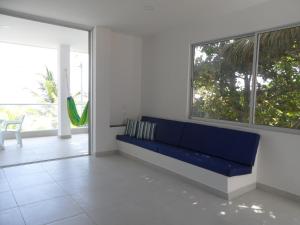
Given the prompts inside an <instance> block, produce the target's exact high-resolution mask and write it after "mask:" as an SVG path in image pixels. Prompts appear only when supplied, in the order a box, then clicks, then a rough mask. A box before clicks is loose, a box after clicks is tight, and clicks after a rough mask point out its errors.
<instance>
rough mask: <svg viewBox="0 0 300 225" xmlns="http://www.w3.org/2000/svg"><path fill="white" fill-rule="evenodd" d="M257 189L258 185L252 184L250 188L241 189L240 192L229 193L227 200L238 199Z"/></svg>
mask: <svg viewBox="0 0 300 225" xmlns="http://www.w3.org/2000/svg"><path fill="white" fill-rule="evenodd" d="M255 189H256V183H254V184H250V185H248V186H245V187H242V188H240V189H239V190H236V191H233V192H230V193H228V196H227V199H228V200H232V199H234V198H236V197H239V196H241V195H243V194H245V193H247V192H249V191H253V190H255Z"/></svg>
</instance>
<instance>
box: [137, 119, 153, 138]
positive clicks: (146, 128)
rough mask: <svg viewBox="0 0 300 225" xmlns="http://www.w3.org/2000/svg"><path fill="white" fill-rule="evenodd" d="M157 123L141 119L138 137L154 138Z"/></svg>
mask: <svg viewBox="0 0 300 225" xmlns="http://www.w3.org/2000/svg"><path fill="white" fill-rule="evenodd" d="M155 127H156V124H155V123H150V122H144V121H140V122H139V124H138V129H137V135H136V137H137V138H138V139H145V140H151V141H153V140H154V132H155Z"/></svg>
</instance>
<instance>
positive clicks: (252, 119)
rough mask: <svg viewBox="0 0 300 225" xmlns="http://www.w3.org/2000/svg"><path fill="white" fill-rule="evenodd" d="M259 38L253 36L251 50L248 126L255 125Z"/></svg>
mask: <svg viewBox="0 0 300 225" xmlns="http://www.w3.org/2000/svg"><path fill="white" fill-rule="evenodd" d="M259 38H260V34H259V33H256V34H255V42H254V50H253V65H252V88H251V97H250V120H249V126H252V125H254V124H255V107H256V84H257V80H256V77H257V73H258V59H259Z"/></svg>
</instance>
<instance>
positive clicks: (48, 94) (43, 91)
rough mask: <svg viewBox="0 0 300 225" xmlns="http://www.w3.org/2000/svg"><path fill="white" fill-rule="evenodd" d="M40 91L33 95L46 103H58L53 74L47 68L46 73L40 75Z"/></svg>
mask: <svg viewBox="0 0 300 225" xmlns="http://www.w3.org/2000/svg"><path fill="white" fill-rule="evenodd" d="M39 76H40V80H39V81H38V82H39V89H38V91H37V92H34V91H32V94H33V95H34V96H35V97H37V98H38V99H39V100H41V101H42V102H44V103H56V101H57V85H56V82H55V80H54V76H53V73H52V72H51V71H50V70H49V69H48V68H47V67H46V73H43V74H39Z"/></svg>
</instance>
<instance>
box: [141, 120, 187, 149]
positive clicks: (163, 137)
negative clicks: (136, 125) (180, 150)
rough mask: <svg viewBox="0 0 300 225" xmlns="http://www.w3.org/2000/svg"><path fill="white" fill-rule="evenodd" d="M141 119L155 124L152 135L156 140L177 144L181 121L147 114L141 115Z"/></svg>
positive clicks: (181, 131) (181, 128) (181, 126)
mask: <svg viewBox="0 0 300 225" xmlns="http://www.w3.org/2000/svg"><path fill="white" fill-rule="evenodd" d="M142 121H148V122H152V123H155V124H156V128H155V135H154V139H155V140H156V141H159V142H162V143H165V144H169V145H174V146H178V145H179V143H180V140H181V137H182V133H183V127H184V123H183V122H179V121H174V120H166V119H159V118H154V117H147V116H143V117H142Z"/></svg>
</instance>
